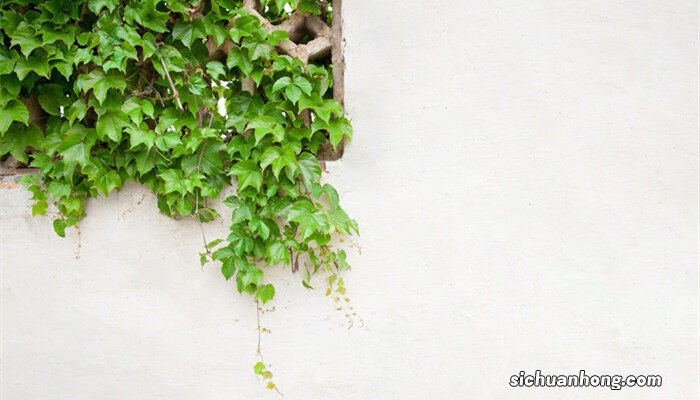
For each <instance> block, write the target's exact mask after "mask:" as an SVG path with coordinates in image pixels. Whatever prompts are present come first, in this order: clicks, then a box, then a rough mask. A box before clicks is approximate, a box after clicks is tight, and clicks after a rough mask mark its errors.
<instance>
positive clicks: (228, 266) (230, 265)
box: [221, 257, 236, 280]
mask: <svg viewBox="0 0 700 400" xmlns="http://www.w3.org/2000/svg"><path fill="white" fill-rule="evenodd" d="M234 260H235V259H234V258H233V257H228V258H226V259H225V260H224V261H223V263H221V274H223V275H224V278H225V279H226V280H229V279H231V277H232V276H233V274H234V273H235V272H236V263H235V262H234Z"/></svg>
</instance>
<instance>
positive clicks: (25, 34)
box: [9, 22, 41, 57]
mask: <svg viewBox="0 0 700 400" xmlns="http://www.w3.org/2000/svg"><path fill="white" fill-rule="evenodd" d="M9 36H10V38H12V45H13V46H19V47H20V49H21V51H22V54H24V56H25V57H28V56H29V55H30V54H31V53H32V51H34V49H36V48H38V47H41V36H40V35H38V34H37V32H36V31H35V30H34V28H33V27H32V26H31V25H28V24H27V23H26V22H22V23H20V24H19V25H18V26H17V29H15V30H14V32H12V34H11V35H9Z"/></svg>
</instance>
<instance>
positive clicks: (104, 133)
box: [95, 111, 129, 142]
mask: <svg viewBox="0 0 700 400" xmlns="http://www.w3.org/2000/svg"><path fill="white" fill-rule="evenodd" d="M128 125H129V119H128V118H127V116H126V114H124V112H122V111H108V112H106V113H104V114H102V115H100V117H99V118H98V119H97V124H95V129H96V130H97V137H99V138H100V140H104V139H105V137H108V138H110V139H112V140H113V141H115V142H120V141H121V140H122V130H123V129H124V127H125V126H128Z"/></svg>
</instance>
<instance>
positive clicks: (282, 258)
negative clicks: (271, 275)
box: [266, 240, 291, 265]
mask: <svg viewBox="0 0 700 400" xmlns="http://www.w3.org/2000/svg"><path fill="white" fill-rule="evenodd" d="M266 253H267V265H276V264H279V263H284V264H285V265H288V264H289V262H290V261H291V260H290V259H291V255H290V254H289V250H288V249H287V247H286V246H285V245H284V244H283V243H282V242H281V241H279V240H276V241H274V242H272V243H270V245H269V246H268V247H267V252H266Z"/></svg>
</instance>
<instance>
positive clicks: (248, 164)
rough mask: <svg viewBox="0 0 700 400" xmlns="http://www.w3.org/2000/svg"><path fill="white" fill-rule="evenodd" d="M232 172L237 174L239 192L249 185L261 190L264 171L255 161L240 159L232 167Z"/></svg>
mask: <svg viewBox="0 0 700 400" xmlns="http://www.w3.org/2000/svg"><path fill="white" fill-rule="evenodd" d="M230 173H231V174H233V175H236V180H237V181H238V191H239V192H240V191H242V190H243V189H245V188H246V187H248V186H250V187H253V188H255V189H256V190H258V191H260V187H261V186H262V180H263V174H262V173H263V171H262V170H261V169H260V167H259V166H258V164H257V163H256V162H255V161H252V160H245V161H239V162H238V163H236V164H235V165H234V166H233V167H231V170H230Z"/></svg>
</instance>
